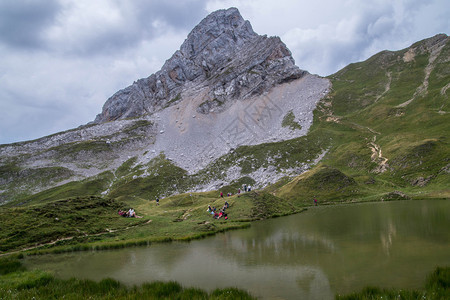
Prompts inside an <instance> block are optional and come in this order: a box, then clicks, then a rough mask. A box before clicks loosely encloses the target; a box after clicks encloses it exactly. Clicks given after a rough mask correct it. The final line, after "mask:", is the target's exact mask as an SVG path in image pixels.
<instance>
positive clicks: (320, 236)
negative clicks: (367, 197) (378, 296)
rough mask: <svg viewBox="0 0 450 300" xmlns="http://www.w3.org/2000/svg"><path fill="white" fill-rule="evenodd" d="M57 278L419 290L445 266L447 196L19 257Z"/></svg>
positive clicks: (269, 289)
mask: <svg viewBox="0 0 450 300" xmlns="http://www.w3.org/2000/svg"><path fill="white" fill-rule="evenodd" d="M24 264H25V265H26V266H27V267H28V268H29V269H41V270H47V271H50V272H52V273H53V274H55V276H56V277H59V278H64V279H67V278H71V277H76V278H88V279H93V280H101V279H103V278H107V277H110V278H114V279H117V280H119V281H121V282H123V283H125V284H127V285H130V286H132V285H139V284H141V283H144V282H151V281H156V280H158V281H171V280H174V281H177V282H179V283H181V284H182V285H183V286H186V287H199V288H202V289H204V290H207V291H210V290H213V289H215V288H224V287H237V288H240V289H243V290H247V291H249V292H250V293H251V294H252V295H253V296H256V297H258V298H263V299H333V298H334V295H335V294H347V293H350V292H356V291H359V290H361V289H362V288H363V287H366V286H377V287H380V288H397V289H421V288H423V286H424V282H425V279H426V276H427V275H428V274H430V273H431V272H432V271H433V270H434V269H435V268H436V267H437V266H448V265H450V201H448V200H410V201H395V202H372V203H361V204H351V205H348V204H347V205H333V206H320V205H319V206H316V207H310V208H309V209H308V210H307V211H305V212H303V213H300V214H296V215H291V216H287V217H280V218H275V219H269V220H264V221H257V222H254V223H252V226H251V227H250V228H248V229H242V230H234V231H228V232H225V233H220V234H217V235H215V236H213V237H208V238H205V239H201V240H195V241H191V242H172V243H163V244H152V245H151V246H148V247H138V248H127V249H121V250H108V251H93V252H74V253H66V254H57V255H42V256H31V257H27V258H26V259H25V261H24Z"/></svg>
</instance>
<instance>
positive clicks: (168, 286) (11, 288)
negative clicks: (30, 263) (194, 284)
mask: <svg viewBox="0 0 450 300" xmlns="http://www.w3.org/2000/svg"><path fill="white" fill-rule="evenodd" d="M62 298H64V299H255V298H254V297H252V296H251V295H249V294H248V293H247V292H245V291H242V290H238V289H236V288H225V289H216V290H214V291H212V292H211V293H208V292H206V291H204V290H201V289H198V288H184V287H182V286H181V285H180V284H179V283H177V282H173V281H170V282H159V281H157V282H151V283H144V284H142V285H141V286H133V287H127V286H125V285H123V284H122V283H120V282H118V281H116V280H114V279H109V278H106V279H103V280H101V281H100V282H95V281H92V280H79V279H69V280H61V279H57V278H55V277H53V276H52V275H50V274H48V273H44V272H41V271H26V270H25V268H24V267H23V266H22V264H21V262H20V260H18V259H13V258H7V259H5V258H3V259H0V299H62Z"/></svg>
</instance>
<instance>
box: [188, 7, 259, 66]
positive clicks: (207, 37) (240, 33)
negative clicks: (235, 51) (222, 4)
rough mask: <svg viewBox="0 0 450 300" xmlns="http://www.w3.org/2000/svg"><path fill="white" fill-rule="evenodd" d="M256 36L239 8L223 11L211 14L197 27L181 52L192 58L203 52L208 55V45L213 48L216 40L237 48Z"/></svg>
mask: <svg viewBox="0 0 450 300" xmlns="http://www.w3.org/2000/svg"><path fill="white" fill-rule="evenodd" d="M256 36H257V34H256V33H255V32H254V31H253V29H252V26H251V25H250V22H249V21H245V20H244V19H243V18H242V16H241V14H240V13H239V10H238V9H237V8H229V9H227V10H223V9H222V10H218V11H215V12H213V13H211V14H209V15H208V16H207V17H206V18H204V19H203V20H202V21H201V22H200V23H199V24H198V25H197V26H195V27H194V29H193V30H192V31H191V33H189V35H188V37H187V39H186V40H185V41H184V43H183V44H182V45H181V47H180V51H181V53H182V54H183V56H186V57H191V58H192V57H196V56H197V55H201V54H202V52H203V54H208V53H206V52H204V51H203V50H204V49H205V48H206V47H207V46H208V45H210V46H213V45H211V43H212V42H213V41H214V40H219V41H225V42H226V43H229V44H230V45H231V46H237V45H242V44H243V43H244V42H245V41H248V40H250V39H252V38H254V37H256ZM208 48H211V47H208ZM217 50H219V51H220V50H222V49H217Z"/></svg>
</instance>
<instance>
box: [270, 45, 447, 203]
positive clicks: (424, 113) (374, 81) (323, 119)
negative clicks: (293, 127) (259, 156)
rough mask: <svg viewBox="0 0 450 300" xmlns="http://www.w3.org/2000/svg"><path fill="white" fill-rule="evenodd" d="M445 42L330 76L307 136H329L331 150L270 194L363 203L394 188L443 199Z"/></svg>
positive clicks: (386, 54) (373, 60)
mask: <svg viewBox="0 0 450 300" xmlns="http://www.w3.org/2000/svg"><path fill="white" fill-rule="evenodd" d="M448 40H449V39H448V37H446V36H436V37H434V38H432V39H429V40H425V41H422V42H419V43H416V44H414V45H413V46H412V47H411V48H409V49H405V50H402V51H397V52H388V51H386V52H381V53H379V54H377V55H375V56H373V57H371V58H370V59H368V60H367V61H364V62H361V63H356V64H351V65H349V66H347V67H346V68H344V69H343V70H341V71H339V72H338V73H336V74H333V75H331V76H330V79H331V80H332V82H333V92H332V94H330V95H329V96H328V98H327V99H324V100H323V101H322V102H321V103H320V104H319V107H318V109H317V110H316V115H315V123H314V126H313V128H312V130H311V133H314V132H315V131H317V130H322V131H327V132H329V134H330V136H331V139H332V141H333V142H332V148H331V149H330V151H329V152H328V154H327V156H326V157H325V158H324V160H322V162H321V164H320V165H319V166H317V167H316V168H315V169H314V170H311V171H310V172H308V173H306V174H303V175H301V176H299V177H298V178H296V179H295V180H294V181H292V182H291V183H289V184H288V185H286V186H284V187H282V188H280V189H279V192H278V194H277V195H278V196H280V197H286V198H289V199H299V200H302V199H303V200H304V201H307V199H308V198H310V197H311V196H312V195H317V196H319V197H321V198H322V199H323V200H324V201H344V200H364V199H367V200H369V199H381V198H382V196H383V194H386V193H390V192H392V191H394V190H400V191H402V192H404V193H406V194H409V195H411V196H414V197H420V198H423V197H449V195H450V189H449V186H450V175H449V168H450V147H449V140H448V132H450V115H449V111H448V109H449V101H448V95H447V93H448V92H447V90H446V88H448V84H449V82H450V74H449V73H450V72H449V69H450V63H449V60H448V57H449V51H450V50H449V49H450V44H449V42H448ZM323 173H325V174H328V175H329V176H328V177H327V175H325V174H323ZM331 174H334V176H333V175H331ZM324 176H325V177H324ZM324 178H326V179H324ZM339 183H340V184H339ZM309 201H311V200H309Z"/></svg>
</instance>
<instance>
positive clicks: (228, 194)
mask: <svg viewBox="0 0 450 300" xmlns="http://www.w3.org/2000/svg"><path fill="white" fill-rule="evenodd" d="M251 190H252V187H251V186H250V185H246V184H244V192H251ZM240 194H241V189H238V190H237V195H238V197H239V195H240ZM231 196H233V193H227V197H231ZM220 198H223V192H220Z"/></svg>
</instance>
